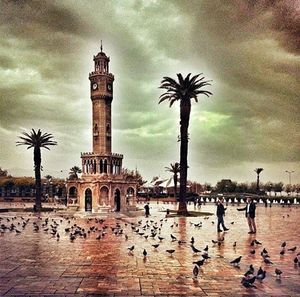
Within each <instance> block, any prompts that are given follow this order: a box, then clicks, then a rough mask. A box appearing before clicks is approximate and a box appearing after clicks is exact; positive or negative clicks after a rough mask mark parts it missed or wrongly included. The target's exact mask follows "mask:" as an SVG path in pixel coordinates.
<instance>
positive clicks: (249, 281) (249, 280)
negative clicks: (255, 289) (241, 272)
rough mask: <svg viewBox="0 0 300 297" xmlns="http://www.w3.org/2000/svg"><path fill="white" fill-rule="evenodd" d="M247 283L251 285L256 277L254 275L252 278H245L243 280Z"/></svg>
mask: <svg viewBox="0 0 300 297" xmlns="http://www.w3.org/2000/svg"><path fill="white" fill-rule="evenodd" d="M244 279H245V280H246V281H247V282H248V283H250V284H253V283H254V282H255V280H256V276H255V275H254V276H253V277H245V278H244Z"/></svg>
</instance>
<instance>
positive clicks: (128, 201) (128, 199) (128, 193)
mask: <svg viewBox="0 0 300 297" xmlns="http://www.w3.org/2000/svg"><path fill="white" fill-rule="evenodd" d="M134 195H135V192H134V188H133V187H129V188H127V191H126V204H127V205H130V204H132V200H133V197H134Z"/></svg>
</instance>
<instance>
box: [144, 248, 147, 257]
mask: <svg viewBox="0 0 300 297" xmlns="http://www.w3.org/2000/svg"><path fill="white" fill-rule="evenodd" d="M143 256H144V257H146V256H147V251H146V250H145V249H144V251H143Z"/></svg>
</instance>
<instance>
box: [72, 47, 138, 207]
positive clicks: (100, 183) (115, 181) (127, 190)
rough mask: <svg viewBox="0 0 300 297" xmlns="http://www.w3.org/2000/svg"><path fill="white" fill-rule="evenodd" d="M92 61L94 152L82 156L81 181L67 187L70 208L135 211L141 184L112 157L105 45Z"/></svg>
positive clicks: (109, 80) (109, 75)
mask: <svg viewBox="0 0 300 297" xmlns="http://www.w3.org/2000/svg"><path fill="white" fill-rule="evenodd" d="M93 60H94V71H92V72H91V73H90V74H89V80H90V94H91V101H92V129H91V130H92V131H91V132H92V139H93V148H92V149H93V150H92V152H86V153H81V161H82V176H81V178H80V179H73V180H69V181H68V183H67V194H68V197H67V201H68V206H70V207H77V208H78V209H79V210H84V211H92V212H105V211H112V210H114V211H125V210H127V209H132V208H134V207H135V204H136V193H137V185H138V183H137V180H136V179H135V178H134V177H133V176H129V175H127V174H126V175H125V174H123V171H122V161H123V155H121V154H116V153H112V133H111V131H112V125H111V124H112V117H111V105H112V101H113V82H114V75H113V74H112V73H110V72H109V62H110V59H109V57H107V56H106V54H105V53H104V52H103V51H102V45H101V51H100V52H99V53H98V54H97V55H96V56H94V59H93Z"/></svg>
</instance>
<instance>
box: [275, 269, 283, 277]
mask: <svg viewBox="0 0 300 297" xmlns="http://www.w3.org/2000/svg"><path fill="white" fill-rule="evenodd" d="M275 274H276V276H277V277H281V274H282V271H281V270H279V269H278V268H276V269H275Z"/></svg>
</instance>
